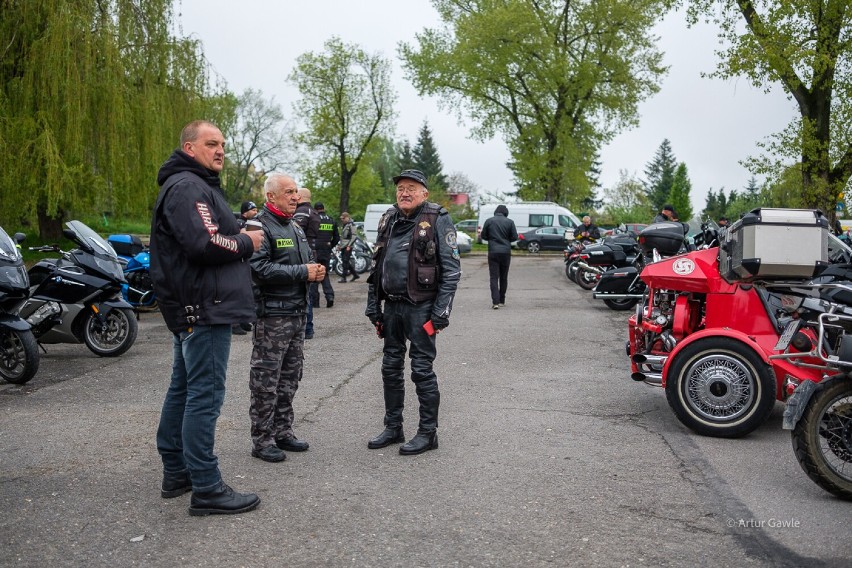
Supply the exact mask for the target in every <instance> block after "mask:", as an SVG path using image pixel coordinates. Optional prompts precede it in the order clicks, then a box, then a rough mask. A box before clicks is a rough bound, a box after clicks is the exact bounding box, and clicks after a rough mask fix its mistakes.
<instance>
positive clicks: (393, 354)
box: [382, 301, 441, 432]
mask: <svg viewBox="0 0 852 568" xmlns="http://www.w3.org/2000/svg"><path fill="white" fill-rule="evenodd" d="M431 318H432V302H422V303H420V304H417V305H414V304H410V303H408V302H389V301H387V302H385V311H384V334H385V347H384V354H383V357H382V383H383V387H384V395H385V420H384V422H385V425H386V426H390V427H396V426H401V425H402V410H403V406H404V402H405V353H406V342H407V343H408V345H409V348H408V356H409V358H410V359H411V380H412V381H413V382H414V388H415V389H416V390H417V398H418V400H419V402H420V426H419V428H418V431H421V432H434V431H435V429H436V428H437V427H438V405H439V403H440V400H441V393H440V392H439V391H438V377H437V376H435V372H434V371H433V370H432V363H433V362H434V361H435V356H436V355H437V351H436V349H435V336H434V335H432V336H430V335H428V334H427V333H426V331H425V330H424V329H423V324H425V323H426V322H427V321H429V320H430V319H431Z"/></svg>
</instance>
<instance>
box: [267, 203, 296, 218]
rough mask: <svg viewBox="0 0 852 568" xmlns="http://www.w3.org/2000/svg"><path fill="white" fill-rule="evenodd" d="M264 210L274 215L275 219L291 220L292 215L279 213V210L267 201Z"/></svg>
mask: <svg viewBox="0 0 852 568" xmlns="http://www.w3.org/2000/svg"><path fill="white" fill-rule="evenodd" d="M266 208H267V209H269V211H270V212H271V213H272V214H273V215H275V216H277V217H281V218H282V219H292V218H293V214H292V213H284V212H283V211H281V210H280V209H278V208H277V207H276V206H274V205H273V204H271V203H270V202H268V201H267V202H266Z"/></svg>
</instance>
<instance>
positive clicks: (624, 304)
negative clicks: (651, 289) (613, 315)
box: [603, 298, 639, 312]
mask: <svg viewBox="0 0 852 568" xmlns="http://www.w3.org/2000/svg"><path fill="white" fill-rule="evenodd" d="M603 302H604V304H606V305H607V306H608V307H609V309H611V310H615V311H617V312H622V311H626V310H630V309H633V306H635V305H636V304H638V303H639V300H638V299H637V298H618V299H612V300H604V301H603Z"/></svg>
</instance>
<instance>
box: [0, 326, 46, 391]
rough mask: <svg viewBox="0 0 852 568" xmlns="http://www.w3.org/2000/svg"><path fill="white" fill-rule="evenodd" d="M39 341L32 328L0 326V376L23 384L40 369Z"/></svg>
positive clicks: (17, 383) (11, 381)
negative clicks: (20, 329) (22, 329)
mask: <svg viewBox="0 0 852 568" xmlns="http://www.w3.org/2000/svg"><path fill="white" fill-rule="evenodd" d="M38 364H39V354H38V343H37V342H36V339H35V336H34V335H33V332H32V331H30V330H26V331H18V330H15V329H8V328H0V377H3V378H4V379H6V381H8V382H10V383H12V384H16V385H22V384H24V383H26V382H27V381H29V380H30V379H31V378H33V377H34V376H35V374H36V372H37V371H38Z"/></svg>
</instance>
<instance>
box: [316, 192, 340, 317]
mask: <svg viewBox="0 0 852 568" xmlns="http://www.w3.org/2000/svg"><path fill="white" fill-rule="evenodd" d="M314 210H316V212H317V215H319V218H320V225H319V232H318V233H317V262H319V263H320V264H322V265H323V266H325V278H323V280H322V292H323V294H324V295H325V307H327V308H330V307H332V306H333V305H334V288H332V287H331V276H330V275H329V273H328V265H329V263H330V262H331V251H332V249H333V248H334V247H335V246H337V243H339V242H340V234H339V233H338V231H337V223H335V221H334V219H332V218H331V216H330V215H328V214H327V213H326V212H325V205H323V204H322V203H321V202H319V201H317V202H316V203H315V204H314ZM319 299H320V298H319V284H317V283H316V282H312V283H311V306H317V307H319Z"/></svg>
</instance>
